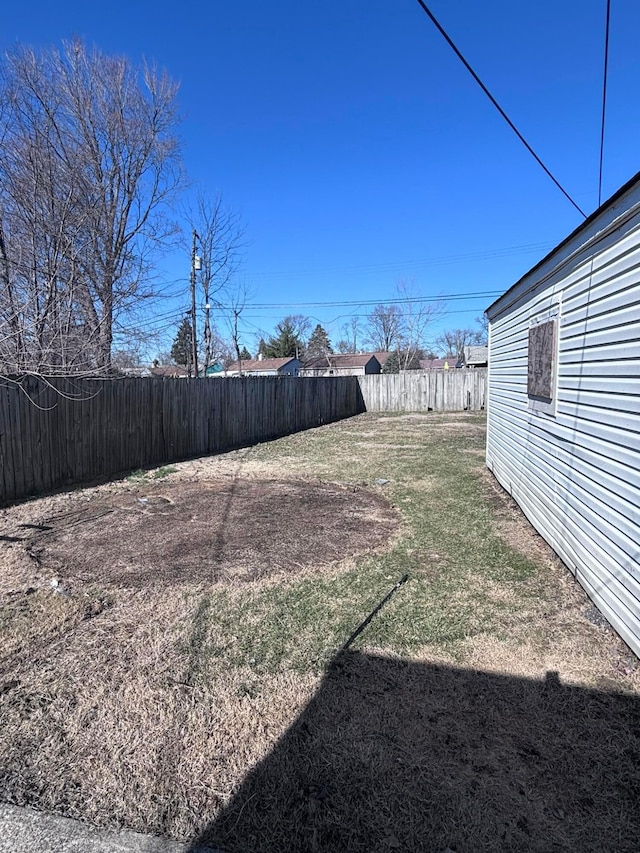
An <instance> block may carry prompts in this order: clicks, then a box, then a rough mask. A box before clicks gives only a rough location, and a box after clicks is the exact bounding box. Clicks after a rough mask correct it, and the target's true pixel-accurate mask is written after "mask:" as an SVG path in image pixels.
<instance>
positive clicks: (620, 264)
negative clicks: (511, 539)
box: [487, 181, 640, 654]
mask: <svg viewBox="0 0 640 853" xmlns="http://www.w3.org/2000/svg"><path fill="white" fill-rule="evenodd" d="M555 311H557V337H558V344H557V356H556V390H555V399H554V403H553V405H552V406H550V407H549V411H546V412H543V411H534V410H533V408H532V405H531V402H530V399H529V397H528V395H527V368H528V335H529V328H530V326H531V324H532V323H533V322H536V321H537V320H539V319H541V318H544V317H545V316H547V315H549V314H551V313H553V312H555ZM488 314H489V321H490V324H489V390H488V431H487V464H488V466H489V468H490V469H491V470H492V471H493V472H494V474H495V476H496V478H497V479H498V481H499V482H500V483H501V484H502V486H503V487H504V488H505V489H507V490H508V491H509V492H510V493H511V494H512V496H513V497H514V499H515V500H516V501H517V502H518V504H519V505H520V506H521V508H522V509H523V511H524V513H525V514H526V516H527V517H528V519H529V520H530V521H531V523H532V524H533V526H534V527H535V528H536V530H537V531H538V532H539V533H540V534H541V535H542V536H543V537H544V538H545V539H546V540H547V541H548V542H549V544H550V545H551V546H552V547H553V548H554V550H555V551H556V552H557V553H558V555H559V556H560V557H561V558H562V559H563V561H564V562H565V563H566V565H567V566H568V568H569V569H570V570H571V571H572V572H573V573H574V574H575V576H576V578H577V579H578V581H579V582H580V583H581V584H582V585H583V587H584V588H585V590H586V591H587V593H588V594H589V596H590V597H591V598H592V600H593V601H594V603H595V604H596V605H597V607H598V608H599V609H600V610H601V611H602V613H603V614H604V615H605V616H606V618H607V619H608V620H609V621H610V623H611V624H612V625H613V627H614V628H615V629H616V630H617V631H618V632H619V633H620V635H621V636H622V637H623V638H624V640H625V641H626V642H627V643H628V644H629V645H630V646H631V647H632V648H633V649H634V651H635V652H636V654H640V565H639V563H640V560H639V556H640V509H639V507H640V470H639V469H640V181H636V182H635V184H633V185H632V186H630V188H629V189H628V190H627V191H626V192H625V193H624V194H623V195H622V196H621V197H617V198H616V200H615V203H612V204H610V205H608V206H607V205H605V206H604V207H603V208H602V209H601V211H600V213H599V214H598V216H596V217H592V218H591V219H590V220H589V221H588V222H587V223H586V224H585V226H584V228H583V229H579V230H578V231H576V232H574V234H573V235H572V236H571V237H570V238H569V239H568V241H565V243H563V244H562V246H561V247H559V248H558V249H557V250H556V251H555V252H553V253H551V254H550V255H549V256H548V257H547V258H546V259H545V260H544V261H543V262H542V263H541V264H540V265H538V267H536V268H535V269H534V270H532V272H531V273H529V274H528V275H527V276H525V277H524V278H523V279H522V280H521V281H520V282H518V284H517V285H515V286H514V287H513V288H511V290H510V291H508V292H507V293H506V294H505V295H504V296H503V297H502V298H501V299H499V300H498V301H497V302H496V303H494V305H492V306H491V308H490V309H489V311H488ZM554 409H555V410H554Z"/></svg>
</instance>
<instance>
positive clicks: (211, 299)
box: [188, 192, 246, 370]
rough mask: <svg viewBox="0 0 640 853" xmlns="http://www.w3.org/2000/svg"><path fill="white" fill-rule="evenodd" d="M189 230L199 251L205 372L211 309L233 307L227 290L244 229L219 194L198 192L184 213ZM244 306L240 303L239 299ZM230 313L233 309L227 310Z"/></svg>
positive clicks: (210, 354)
mask: <svg viewBox="0 0 640 853" xmlns="http://www.w3.org/2000/svg"><path fill="white" fill-rule="evenodd" d="M188 219H189V223H190V225H191V227H192V228H193V229H195V231H196V232H197V235H198V242H199V247H200V258H201V268H200V276H199V278H200V286H201V288H202V297H203V300H204V302H203V304H204V366H205V370H206V368H207V367H209V365H210V364H212V363H213V360H214V359H215V358H216V356H215V353H214V350H215V349H216V347H215V346H214V343H215V341H214V335H215V332H214V328H213V326H215V324H213V325H212V321H211V310H212V308H218V309H221V308H222V307H223V305H228V304H229V303H233V302H234V301H237V300H236V297H237V296H238V293H237V292H236V290H234V289H232V291H233V292H232V293H231V294H230V299H228V298H227V297H228V294H227V293H226V289H227V286H228V285H229V283H230V282H231V280H232V278H233V276H234V275H235V273H236V272H237V271H238V267H239V265H240V262H241V260H242V251H243V249H244V248H245V246H246V241H245V228H244V225H243V224H242V220H241V216H240V214H239V213H238V212H237V211H234V210H231V209H230V208H228V207H226V206H225V205H224V203H223V200H222V194H221V193H217V194H216V195H215V196H213V198H208V197H207V196H206V195H204V194H203V193H202V192H198V195H197V199H196V205H195V209H192V210H191V211H189V212H188ZM241 301H242V303H243V306H244V299H241ZM231 311H232V313H233V309H231Z"/></svg>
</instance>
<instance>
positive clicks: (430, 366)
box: [420, 358, 457, 370]
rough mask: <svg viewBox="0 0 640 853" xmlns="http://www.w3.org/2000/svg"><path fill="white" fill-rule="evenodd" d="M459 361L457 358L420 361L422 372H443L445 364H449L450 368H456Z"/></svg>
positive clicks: (424, 359) (423, 359)
mask: <svg viewBox="0 0 640 853" xmlns="http://www.w3.org/2000/svg"><path fill="white" fill-rule="evenodd" d="M456 361H457V359H456V358H421V359H420V369H421V370H443V369H444V366H445V364H448V365H449V367H455V366H456V365H455V363H456Z"/></svg>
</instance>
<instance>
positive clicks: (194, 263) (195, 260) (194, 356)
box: [191, 228, 200, 379]
mask: <svg viewBox="0 0 640 853" xmlns="http://www.w3.org/2000/svg"><path fill="white" fill-rule="evenodd" d="M197 238H198V232H197V231H196V229H195V228H194V229H193V245H192V247H191V360H192V362H193V375H194V376H195V378H196V379H197V378H198V336H197V334H196V269H200V258H199V257H198V256H197V255H196V239H197Z"/></svg>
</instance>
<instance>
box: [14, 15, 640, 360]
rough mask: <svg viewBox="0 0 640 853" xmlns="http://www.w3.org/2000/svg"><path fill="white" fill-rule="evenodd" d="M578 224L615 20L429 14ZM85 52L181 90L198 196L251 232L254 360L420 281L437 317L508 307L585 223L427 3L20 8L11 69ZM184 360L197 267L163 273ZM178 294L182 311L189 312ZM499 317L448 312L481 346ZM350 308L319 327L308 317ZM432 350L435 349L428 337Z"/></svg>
mask: <svg viewBox="0 0 640 853" xmlns="http://www.w3.org/2000/svg"><path fill="white" fill-rule="evenodd" d="M429 5H430V6H431V8H432V10H433V12H434V14H436V16H437V17H438V18H439V19H440V21H441V23H442V25H443V26H444V27H445V29H447V30H448V32H449V34H450V35H451V37H452V38H453V39H454V41H455V42H456V43H457V44H458V47H459V48H460V49H461V50H462V52H463V53H464V54H465V55H466V57H467V59H468V60H469V62H470V63H471V65H472V66H473V67H474V68H475V70H476V71H477V72H478V73H479V75H480V76H481V77H482V78H483V80H484V81H485V83H486V84H487V86H488V87H489V88H490V89H491V90H492V92H493V94H494V95H495V97H496V98H497V100H498V101H499V102H500V103H501V105H502V106H503V108H504V109H505V110H506V111H507V113H508V114H509V116H510V117H511V119H512V120H513V121H514V122H515V124H516V125H517V126H518V128H519V129H520V130H521V132H522V133H523V134H524V136H525V137H526V138H527V139H528V141H529V142H530V144H531V145H532V146H533V148H534V149H535V150H536V151H537V153H538V154H539V156H540V157H541V158H542V159H543V160H544V161H545V163H546V164H547V165H548V166H549V168H550V169H551V170H552V172H553V173H554V174H555V175H556V177H557V178H558V179H559V180H560V182H561V183H562V184H563V185H564V186H565V187H566V189H567V190H568V191H569V193H570V194H571V195H572V196H573V197H574V198H575V200H576V202H577V203H578V204H579V205H580V206H581V207H582V208H583V209H584V210H585V211H586V212H587V213H590V212H591V211H593V210H594V209H595V207H596V206H597V180H598V153H599V140H600V115H601V90H602V66H603V47H604V17H605V2H604V0H589V2H584V0H563V2H558V0H555V2H550V0H539V2H537V3H535V4H534V3H514V2H513V0H485V2H483V3H479V2H477V0H448V2H445V0H431V3H430V4H429ZM638 32H640V4H638V3H630V2H623V0H613V4H612V17H611V43H610V66H609V101H608V108H607V127H606V140H605V161H604V185H603V198H606V197H608V196H609V195H611V194H612V193H613V192H614V191H615V190H616V189H617V188H618V187H619V186H620V185H621V184H623V183H624V182H625V181H626V180H628V179H629V178H630V177H631V176H632V175H633V174H634V173H635V172H636V171H638V169H640V158H639V157H638V147H639V145H638V140H639V139H640V99H639V98H638V96H637V93H638V91H639V90H640V63H639V62H638V60H637V46H636V44H635V42H636V40H637V33H638ZM73 34H76V35H79V36H80V37H82V38H84V39H85V40H86V41H87V42H88V43H89V44H95V45H97V46H98V47H100V48H101V49H102V50H103V51H105V52H114V53H125V54H127V55H128V56H130V57H131V58H132V59H133V60H135V61H138V60H139V59H140V58H141V57H143V56H144V57H146V58H147V59H152V60H155V61H156V62H157V63H158V64H159V65H161V66H163V67H165V68H166V69H167V71H168V72H169V73H170V75H171V76H172V77H174V78H176V79H178V80H179V81H180V83H181V88H180V96H179V98H180V108H181V110H182V112H183V114H184V122H183V125H182V130H181V135H182V139H183V147H184V158H185V163H186V167H187V170H188V172H189V174H190V176H191V177H192V178H193V179H194V180H195V181H197V182H199V183H200V184H201V185H202V186H203V187H204V188H205V190H206V191H207V192H211V193H213V192H216V191H222V192H223V195H224V198H225V200H226V202H227V203H228V204H229V205H230V206H232V207H234V208H236V209H239V210H240V211H241V212H242V216H243V219H244V221H245V224H246V229H247V238H248V240H249V242H250V245H249V246H248V248H247V250H246V257H245V260H244V263H243V267H242V270H241V272H240V274H239V275H240V277H241V279H242V281H244V282H245V283H246V286H247V288H248V290H249V292H250V294H251V297H250V302H251V303H253V304H254V305H276V306H282V307H274V308H257V307H251V305H249V306H248V307H247V309H246V310H245V314H244V318H243V323H244V328H245V338H246V341H245V342H246V344H247V345H248V346H249V349H254V348H255V336H256V335H259V334H260V332H262V331H264V332H269V331H270V330H271V329H273V326H274V325H275V323H276V322H277V321H278V320H279V319H281V318H282V317H283V316H284V315H285V314H288V313H303V314H308V315H310V316H312V317H313V318H314V321H315V320H318V321H321V322H323V324H324V325H326V326H327V328H328V329H329V331H330V334H331V337H332V339H333V340H334V342H335V341H337V339H338V338H339V337H340V333H339V329H340V326H341V325H342V323H344V321H345V319H346V318H347V317H348V315H350V314H358V315H365V314H366V313H367V312H368V311H369V310H370V306H367V305H363V304H362V303H365V302H370V301H379V302H385V301H387V300H388V299H390V298H392V296H393V294H394V288H395V285H396V283H397V281H398V280H399V279H401V278H404V279H407V280H413V286H414V288H415V291H416V292H418V293H420V294H422V295H424V296H425V297H438V296H457V297H465V295H466V294H470V293H483V294H490V293H498V292H502V291H504V290H506V289H507V288H508V287H509V286H510V285H511V284H512V283H513V282H514V281H515V280H516V279H518V278H519V277H520V276H521V275H522V274H523V273H524V272H526V271H527V269H529V268H530V267H531V266H533V265H534V264H535V263H536V262H537V261H538V260H539V259H540V258H541V257H542V256H543V255H544V254H545V253H546V251H548V250H549V249H551V248H552V247H553V246H554V245H556V244H557V243H558V242H560V241H561V240H562V239H563V238H564V237H565V236H566V235H567V234H568V233H569V232H570V231H571V230H573V228H575V227H576V226H577V225H578V224H579V223H580V221H581V217H580V215H579V214H578V212H577V211H576V210H575V209H574V208H573V207H572V206H571V204H570V203H569V202H568V201H567V200H566V199H565V198H564V197H563V196H562V194H561V193H560V192H559V190H558V189H557V188H556V187H555V186H554V185H553V184H552V183H551V181H550V180H549V179H548V177H547V176H546V175H545V174H544V173H543V172H542V170H541V169H540V167H539V166H538V165H537V164H536V163H535V162H534V160H533V159H532V158H531V156H530V155H529V154H528V153H527V151H526V150H525V149H524V148H523V146H522V145H521V143H520V142H519V141H518V140H517V139H516V137H515V136H514V135H513V133H512V132H511V131H510V129H509V128H508V127H507V126H506V124H505V123H504V121H503V120H502V119H501V118H500V116H499V115H498V114H497V112H496V111H495V110H494V108H493V107H492V106H491V104H490V103H489V102H488V100H487V99H486V97H485V96H484V94H483V93H482V92H481V90H480V89H479V88H478V87H477V85H476V84H475V83H474V81H473V80H472V79H471V77H470V76H469V75H468V73H467V72H466V70H465V69H464V68H463V66H462V65H461V64H460V62H459V61H458V60H457V59H456V57H455V56H454V54H453V53H452V52H451V50H450V48H449V47H448V46H447V45H446V43H445V42H444V40H443V39H442V37H441V36H440V35H439V34H438V32H437V31H436V29H435V28H434V27H433V25H432V24H431V22H430V21H429V19H428V18H427V16H426V15H425V14H424V12H423V11H422V9H421V8H420V6H419V5H418V3H417V2H416V0H366V2H365V0H324V2H322V3H318V2H314V3H307V2H300V0H298V1H297V2H294V0H272V2H270V3H265V2H256V0H245V2H244V3H232V2H229V0H226V2H221V0H211V2H208V3H199V2H192V3H189V4H185V5H184V6H179V5H176V4H163V3H158V2H154V3H151V2H138V3H132V2H128V3H125V2H122V0H114V2H110V3H109V4H108V6H105V5H103V4H86V3H84V2H83V3H80V2H77V3H76V2H64V0H63V2H61V3H58V4H50V3H44V2H42V0H35V2H32V3H30V4H10V6H9V7H8V8H6V9H4V10H3V21H2V30H1V32H0V47H2V48H5V47H7V46H10V45H11V44H13V43H15V42H16V41H20V42H24V43H28V44H31V45H34V46H36V47H40V46H46V45H51V44H55V45H59V44H60V41H61V40H62V39H63V38H68V37H70V36H71V35H73ZM163 275H164V276H165V278H166V280H168V281H171V282H173V281H175V282H176V283H175V285H173V286H172V290H171V292H172V293H175V297H174V298H173V299H169V297H167V301H166V302H165V303H164V304H163V305H161V306H159V308H158V312H159V313H160V314H161V316H162V318H163V319H161V320H158V321H157V323H156V325H157V326H158V328H160V329H164V331H165V335H166V340H167V341H168V342H169V343H170V340H171V338H172V337H173V335H174V333H175V328H176V326H177V319H176V318H175V317H174V316H169V317H166V315H167V314H168V313H169V312H172V311H173V312H175V314H176V317H177V313H178V312H179V311H180V310H181V309H182V307H183V305H184V306H186V304H187V301H186V292H187V286H188V275H189V257H188V254H185V255H184V256H183V255H180V254H174V255H173V256H171V257H169V258H167V260H166V262H165V268H164V270H163ZM183 294H184V295H183ZM492 301H493V296H490V295H487V296H480V297H475V298H459V299H457V300H456V301H450V302H448V314H447V316H446V317H445V318H444V319H443V320H442V321H441V323H440V325H441V326H445V327H457V326H463V325H470V324H472V323H473V320H474V318H475V317H477V316H478V315H479V314H480V313H481V312H482V311H483V309H484V308H485V307H487V305H488V304H490V303H491V302H492ZM326 302H353V303H357V304H355V305H351V306H321V305H317V306H315V307H304V306H303V305H301V303H326ZM435 332H437V329H434V333H435Z"/></svg>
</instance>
